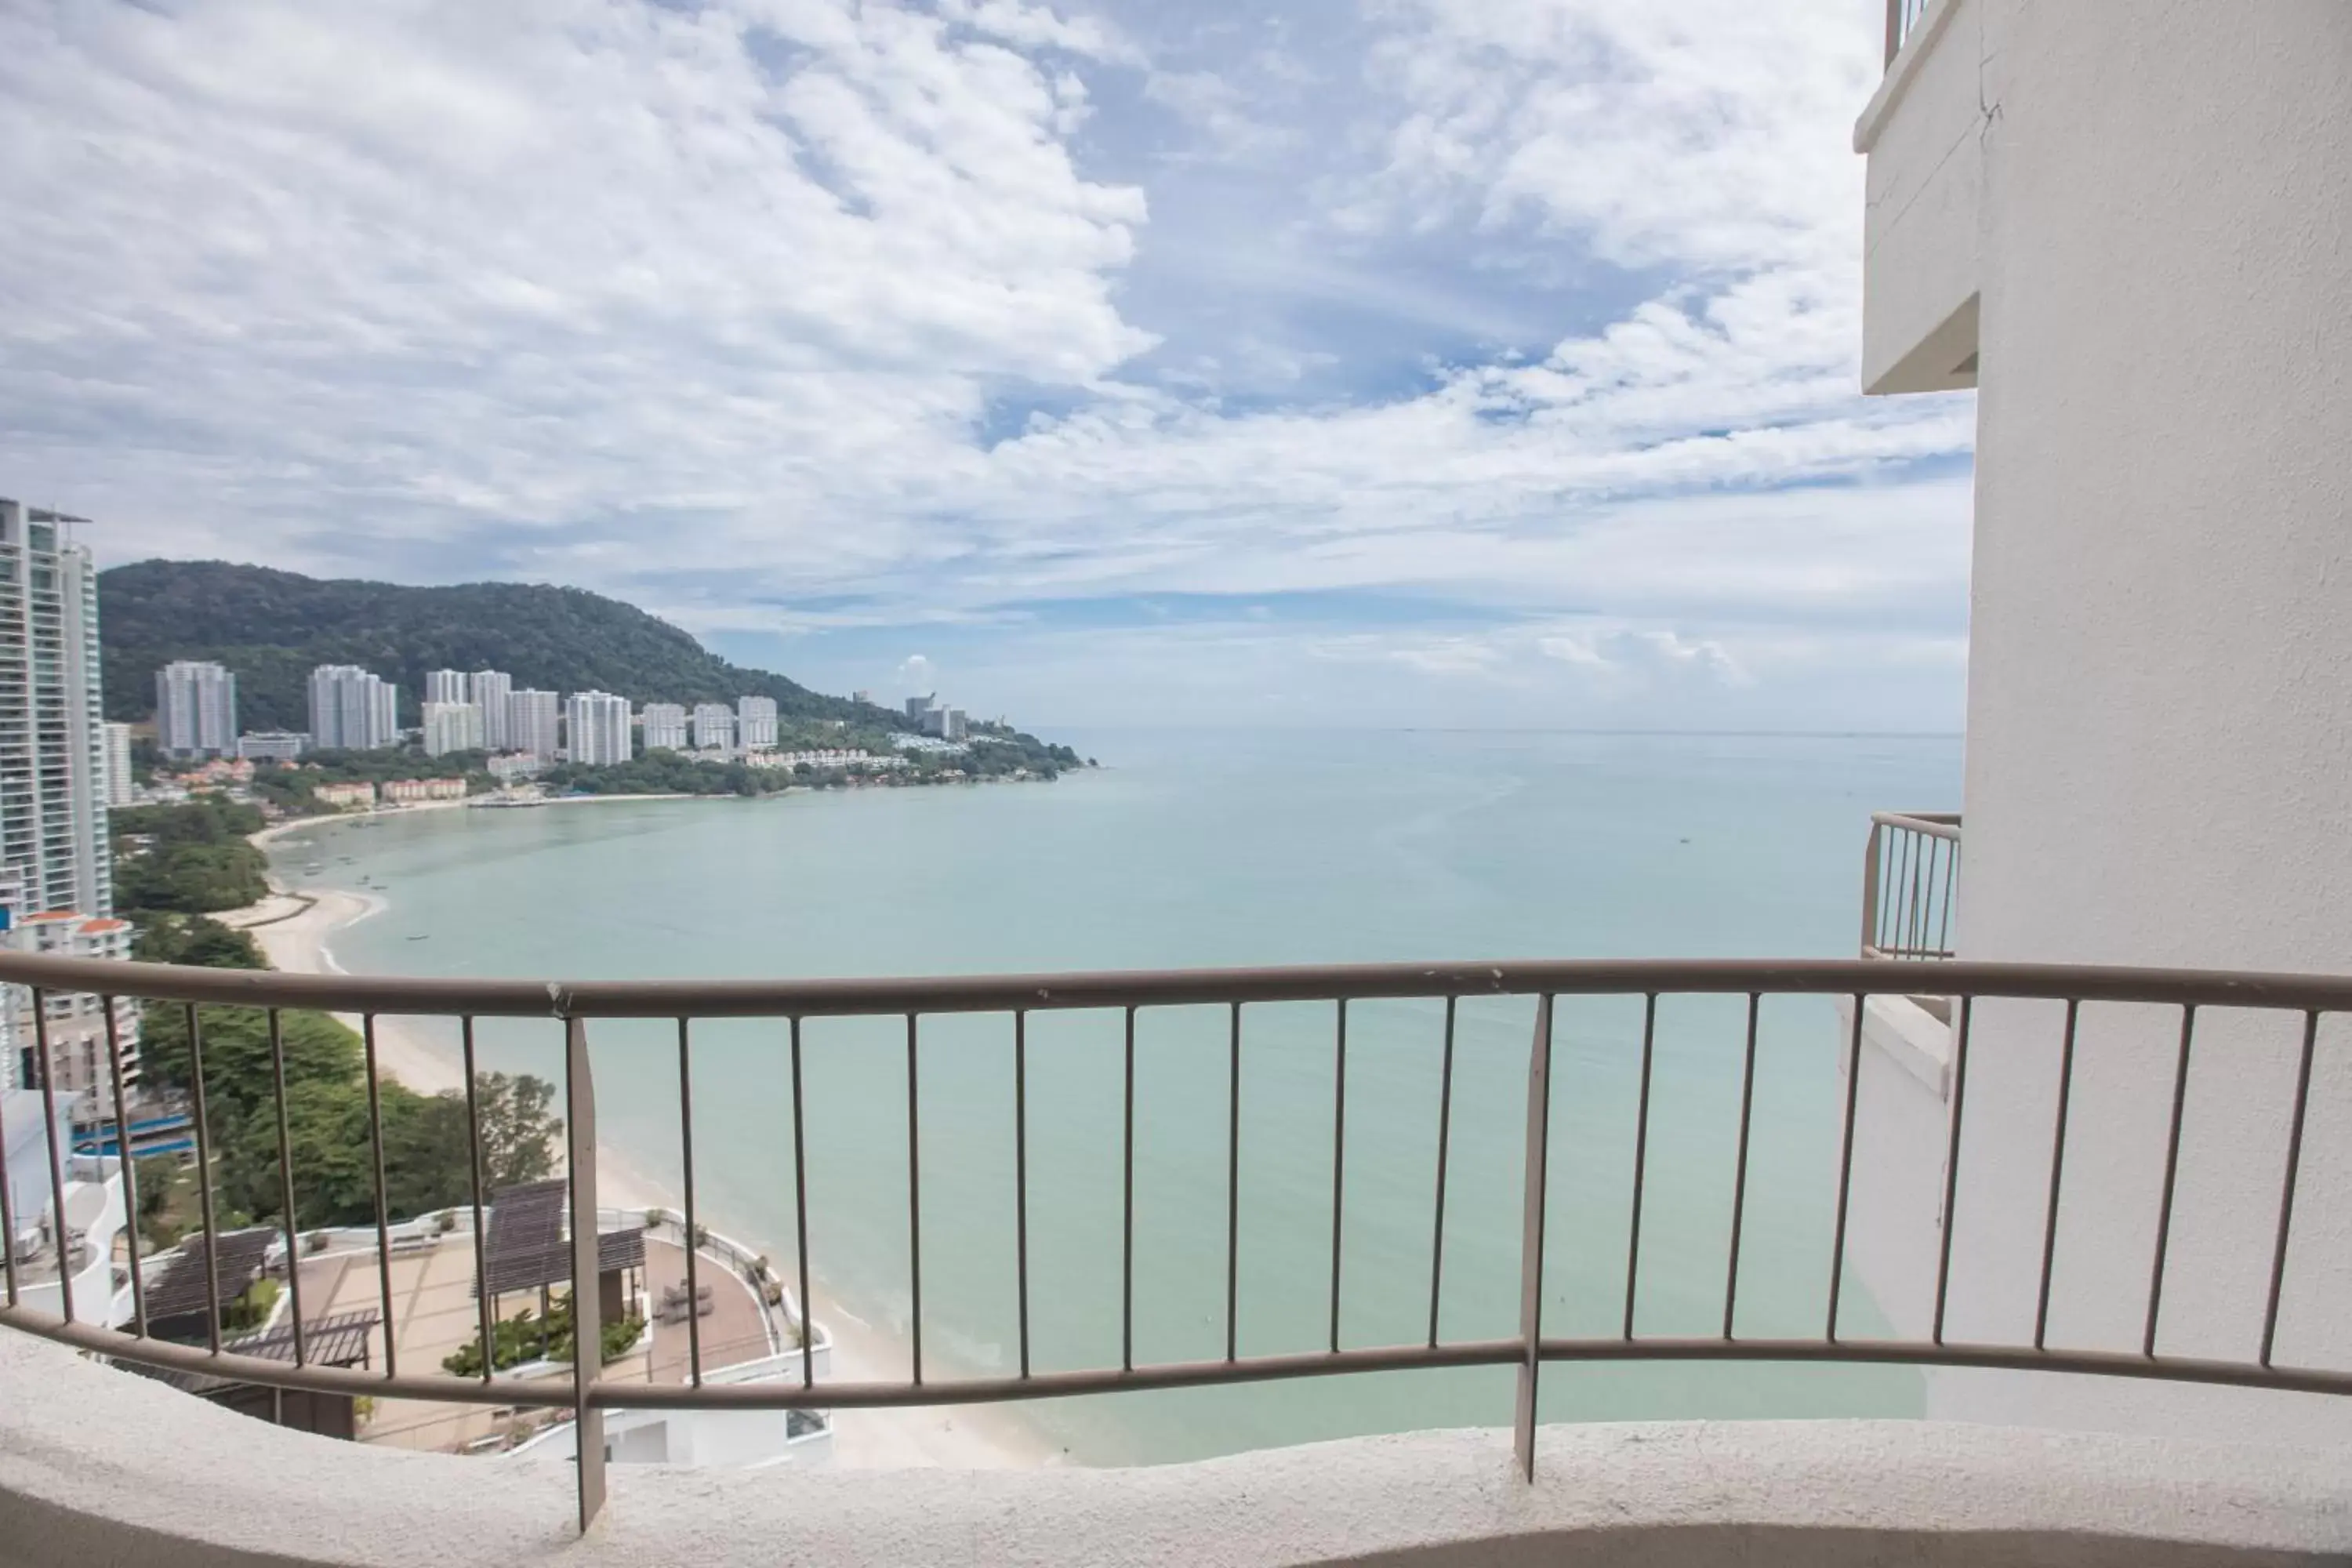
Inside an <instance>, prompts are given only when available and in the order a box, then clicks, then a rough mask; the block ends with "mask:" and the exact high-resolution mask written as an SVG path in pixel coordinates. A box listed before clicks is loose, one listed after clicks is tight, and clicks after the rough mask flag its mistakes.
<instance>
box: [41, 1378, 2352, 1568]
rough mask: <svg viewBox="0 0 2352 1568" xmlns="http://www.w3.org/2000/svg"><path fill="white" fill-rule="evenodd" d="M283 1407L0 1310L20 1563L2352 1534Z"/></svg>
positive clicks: (1803, 1443)
mask: <svg viewBox="0 0 2352 1568" xmlns="http://www.w3.org/2000/svg"><path fill="white" fill-rule="evenodd" d="M612 1487H613V1490H612V1501H611V1504H610V1507H609V1509H608V1510H607V1513H606V1515H605V1517H604V1520H603V1521H600V1522H599V1524H598V1525H597V1527H596V1528H595V1530H594V1531H593V1532H592V1533H591V1534H590V1536H589V1537H588V1538H587V1539H586V1540H584V1541H581V1540H575V1539H574V1538H573V1536H572V1531H571V1528H570V1523H569V1521H570V1515H571V1508H572V1489H571V1474H570V1469H569V1467H568V1466H567V1465H565V1464H563V1463H562V1462H552V1463H545V1462H539V1461H535V1460H516V1459H504V1460H499V1459H466V1458H454V1457H450V1456H445V1455H437V1454H417V1453H405V1452H399V1451H390V1450H384V1449H380V1448H369V1447H357V1446H353V1445H350V1444H338V1443H332V1442H327V1441H324V1440H320V1439H316V1438H311V1437H307V1436H301V1435H299V1434H296V1433H289V1432H282V1431H279V1430H278V1429H276V1428H274V1427H269V1426H264V1425H262V1424H261V1423H259V1422H256V1421H251V1420H248V1419H247V1418H244V1417H241V1416H237V1415H231V1414H229V1413H227V1412H226V1411H223V1410H220V1409H218V1408H216V1407H215V1406H213V1405H207V1404H205V1403H204V1402H202V1401H199V1400H194V1399H190V1398H187V1397H185V1396H184V1395H180V1394H174V1393H173V1392H172V1391H171V1390H169V1389H167V1388H164V1387H162V1386H161V1385H159V1384H153V1383H151V1382H148V1381H146V1380H144V1379H141V1378H136V1377H132V1376H130V1375H128V1374H126V1373H121V1372H117V1371H114V1370H112V1369H110V1368H107V1367H103V1366H100V1365H97V1364H95V1363H90V1362H87V1361H85V1360H82V1359H81V1358H79V1357H78V1356H76V1355H75V1354H73V1353H72V1352H68V1351H66V1350H64V1349H62V1348H60V1347H58V1346H55V1345H51V1344H48V1343H46V1342H40V1341H36V1340H33V1339H30V1338H27V1337H26V1336H22V1335H17V1334H8V1333H0V1563H5V1564H11V1565H13V1564H47V1563H60V1564H63V1563H71V1564H74V1565H76V1568H91V1565H93V1564H100V1563H133V1562H138V1563H144V1562H156V1563H163V1562H169V1563H175V1564H188V1565H190V1568H220V1565H226V1564H247V1563H264V1562H268V1563H278V1564H284V1563H338V1564H370V1565H383V1568H390V1565H395V1564H426V1563H429V1564H433V1565H434V1568H457V1565H459V1564H467V1563H504V1564H522V1563H535V1562H543V1561H544V1562H552V1561H556V1560H561V1561H562V1562H563V1563H569V1564H581V1565H593V1564H604V1563H659V1564H670V1563H679V1564H698V1565H706V1568H709V1565H723V1564H733V1563H803V1562H805V1563H828V1564H866V1563H873V1564H883V1563H890V1564H906V1563H1034V1564H1070V1565H1073V1568H1075V1565H1077V1564H1095V1563H1167V1564H1180V1563H1181V1564H1187V1565H1191V1564H1217V1563H1230V1564H1275V1563H1371V1562H1379V1563H1399V1564H1402V1563H1414V1564H1431V1565H1436V1564H1448V1563H1497V1564H1507V1563H1608V1564H1625V1565H1628V1568H1633V1565H1647V1564H1653V1563H1656V1564H1665V1563H1674V1564H1677V1565H1688V1564H1694V1563H1714V1562H1722V1563H1740V1564H1743V1565H1747V1568H1758V1565H1769V1564H1777V1563H1790V1564H1792V1565H1793V1564H1799V1563H1804V1564H1814V1563H1884V1562H1890V1561H1893V1562H1901V1563H1956V1564H1959V1563H1967V1564H1975V1563H2052V1564H2058V1563H2065V1564H2077V1563H2081V1564H2108V1563H2113V1564H2116V1565H2118V1568H2120V1565H2122V1564H2126V1563H2190V1562H2199V1563H2215V1562H2225V1563H2247V1564H2253V1563H2311V1562H2322V1561H2343V1560H2346V1559H2347V1557H2352V1479H2347V1476H2346V1474H2345V1472H2344V1468H2343V1467H2342V1466H2341V1464H2340V1463H2338V1462H2337V1461H2336V1458H2335V1457H2334V1456H2330V1455H2326V1454H2320V1455H2316V1456H2304V1455H2297V1454H2293V1453H2285V1452H2281V1451H2277V1450H2264V1449H2241V1448H2231V1447H2219V1446H2207V1447H2199V1446H2195V1445H2189V1444H2179V1443H2168V1442H2162V1441H2158V1440H2153V1439H2146V1438H2126V1437H2117V1436H2062V1435H2054V1434H2047V1433H2029V1432H2018V1431H2004V1430H2000V1429H1996V1428H1990V1427H1973V1426H1933V1425H1925V1424H1909V1423H1897V1422H1865V1423H1845V1422H1816V1423H1769V1424H1749V1425H1735V1424H1720V1425H1701V1424H1692V1425H1683V1426H1585V1427H1556V1428H1551V1429H1549V1430H1548V1431H1546V1432H1545V1433H1544V1435H1543V1438H1542V1444H1541V1448H1540V1452H1539V1455H1538V1478H1537V1481H1536V1484H1535V1485H1533V1486H1528V1485H1525V1484H1523V1483H1522V1482H1520V1481H1519V1480H1518V1479H1517V1478H1516V1477H1515V1475H1514V1474H1513V1472H1512V1469H1511V1465H1510V1447H1509V1442H1508V1439H1507V1437H1506V1436H1504V1435H1503V1434H1500V1433H1493V1432H1439V1433H1423V1434H1417V1435H1413V1436H1400V1437H1376V1438H1362V1439H1357V1440H1354V1441H1349V1442H1342V1443H1327V1444H1319V1445H1316V1446H1313V1447H1300V1448H1290V1449H1283V1450H1278V1451H1275V1452H1270V1453H1265V1454H1255V1455H1244V1456H1240V1457H1237V1458H1229V1459H1220V1460H1215V1461H1213V1462H1210V1463H1206V1464H1197V1465H1181V1466H1170V1467H1166V1468H1155V1469H1135V1470H1069V1469H1055V1470H1037V1471H1024V1472H1005V1471H938V1470H931V1471H908V1472H902V1473H896V1474H892V1473H873V1472H866V1473H857V1472H841V1471H835V1472H830V1473H800V1472H794V1471H790V1470H782V1471H766V1472H742V1471H692V1470H677V1469H667V1468H659V1467H646V1468H635V1467H624V1468H618V1469H615V1470H614V1472H613V1474H612Z"/></svg>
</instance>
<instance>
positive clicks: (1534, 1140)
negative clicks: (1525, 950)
mask: <svg viewBox="0 0 2352 1568" xmlns="http://www.w3.org/2000/svg"><path fill="white" fill-rule="evenodd" d="M1551 1010H1552V1009H1551V996H1550V994H1549V993H1546V994H1543V995H1541V996H1539V997H1538V998H1537V999H1536V1028H1535V1038H1534V1040H1533V1041H1532V1042H1531V1043H1530V1044H1529V1046H1528V1135H1527V1148H1526V1152H1525V1155H1524V1165H1525V1169H1524V1175H1525V1190H1524V1192H1523V1193H1522V1194H1521V1196H1520V1203H1519V1380H1518V1399H1517V1412H1516V1415H1515V1417H1514V1419H1513V1421H1512V1424H1511V1430H1512V1447H1513V1449H1514V1451H1515V1457H1516V1458H1517V1463H1518V1470H1519V1475H1520V1477H1521V1479H1525V1480H1529V1481H1532V1480H1534V1479H1536V1384H1537V1379H1538V1375H1539V1374H1540V1373H1541V1372H1542V1370H1543V1262H1544V1259H1543V1249H1544V1198H1545V1175H1546V1172H1547V1169H1548V1167H1549V1163H1550V1156H1551Z"/></svg>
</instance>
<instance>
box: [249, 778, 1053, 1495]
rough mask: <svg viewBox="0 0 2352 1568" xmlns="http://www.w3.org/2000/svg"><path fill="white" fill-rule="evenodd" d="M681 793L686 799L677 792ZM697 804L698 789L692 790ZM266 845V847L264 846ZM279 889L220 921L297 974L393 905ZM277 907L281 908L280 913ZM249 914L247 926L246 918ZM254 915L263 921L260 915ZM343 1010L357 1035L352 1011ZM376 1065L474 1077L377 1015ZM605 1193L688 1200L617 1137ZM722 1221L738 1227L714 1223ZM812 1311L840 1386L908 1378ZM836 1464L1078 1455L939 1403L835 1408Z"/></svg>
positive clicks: (362, 896)
mask: <svg viewBox="0 0 2352 1568" xmlns="http://www.w3.org/2000/svg"><path fill="white" fill-rule="evenodd" d="M566 798H569V799H582V800H645V799H651V798H659V797H653V796H646V795H582V796H570V797H566ZM673 798H680V797H673ZM682 798H686V799H697V798H699V797H698V796H685V797H682ZM456 805H463V803H462V802H458V801H447V802H432V803H427V804H426V805H423V806H417V807H404V808H401V809H407V810H416V809H433V808H436V807H446V806H456ZM332 820H334V819H333V818H331V817H305V818H299V819H298V820H296V821H294V822H291V823H281V824H277V825H275V826H272V827H270V828H265V829H263V830H262V832H261V833H257V834H255V835H253V836H252V838H253V841H254V842H256V843H263V842H264V840H265V838H266V837H269V836H274V835H277V834H280V833H282V832H284V831H285V830H286V829H288V828H290V827H295V826H308V825H310V824H311V823H317V822H329V821H332ZM265 847H266V846H265ZM270 886H271V889H272V891H271V896H270V897H269V898H268V899H265V900H262V902H260V903H258V904H254V905H249V906H247V908H246V909H244V910H228V911H226V912H225V914H223V915H221V916H215V919H219V920H221V921H223V923H225V924H232V925H236V924H240V923H242V925H243V928H244V929H245V930H246V931H247V932H248V933H249V934H250V935H251V936H252V938H253V940H254V941H255V942H257V944H258V945H259V946H260V948H261V951H262V954H263V956H264V957H266V958H267V959H268V961H269V963H271V964H272V965H273V966H274V967H276V968H278V969H280V970H283V971H285V972H287V973H295V974H343V973H350V972H349V971H348V970H346V969H344V968H343V966H342V965H341V963H339V962H338V961H337V960H336V958H335V955H334V952H333V950H332V949H331V947H330V946H329V944H328V940H327V939H328V938H329V937H330V936H331V934H332V933H334V932H336V931H344V930H347V929H349V928H350V927H352V926H354V925H357V924H359V923H360V922H361V921H365V920H369V919H371V918H373V917H374V916H376V915H380V914H382V913H383V912H384V911H385V910H389V909H390V908H391V907H392V906H391V904H390V902H389V901H388V900H384V899H383V898H380V897H377V896H375V895H373V894H368V893H360V892H355V891H352V890H351V889H341V888H322V889H318V890H316V891H315V892H313V893H310V894H299V895H298V894H292V893H289V892H287V891H286V890H285V889H282V888H281V887H280V885H279V884H278V879H277V878H276V877H275V876H272V878H271V879H270ZM295 898H309V899H310V904H309V905H308V907H305V908H300V909H298V910H293V911H292V912H290V913H283V912H279V909H282V906H283V903H284V902H285V901H286V900H289V899H295ZM273 906H278V908H273ZM240 916H243V917H247V919H246V920H245V921H242V922H240V921H239V919H238V917H240ZM255 917H258V918H255ZM336 1016H337V1017H338V1018H339V1019H340V1020H341V1022H342V1023H344V1024H345V1025H347V1026H350V1027H351V1028H352V1030H354V1031H355V1032H356V1031H357V1030H358V1028H359V1026H360V1020H359V1019H358V1017H357V1016H353V1015H343V1014H338V1015H336ZM375 1045H376V1069H377V1071H378V1072H379V1073H380V1074H381V1075H382V1076H383V1077H384V1078H389V1079H397V1080H399V1081H400V1082H401V1083H403V1084H405V1085H406V1086H407V1087H408V1088H410V1089H415V1091H416V1092H417V1093H419V1094H440V1093H445V1092H457V1093H463V1092H464V1091H465V1087H466V1080H465V1073H464V1069H463V1067H462V1065H461V1063H460V1061H459V1058H458V1057H457V1052H456V1051H455V1050H453V1049H451V1048H449V1047H446V1046H443V1045H441V1044H439V1043H437V1042H436V1041H434V1040H431V1039H429V1038H426V1037H423V1036H422V1035H421V1034H420V1032H419V1031H418V1030H417V1029H416V1027H415V1024H414V1023H413V1022H412V1021H409V1020H404V1019H401V1018H396V1017H393V1016H382V1015H380V1016H378V1017H377V1018H376V1024H375ZM596 1153H597V1188H598V1193H597V1197H598V1202H599V1204H600V1205H601V1206H604V1207H606V1208H651V1207H654V1206H656V1205H663V1206H667V1207H671V1208H677V1207H679V1206H680V1203H679V1198H678V1194H676V1193H673V1192H671V1191H670V1190H669V1188H668V1186H667V1184H664V1183H661V1182H658V1181H655V1180H651V1179H649V1178H647V1177H646V1174H645V1173H644V1172H643V1171H642V1170H641V1169H640V1168H639V1167H638V1166H637V1165H636V1164H635V1163H634V1162H633V1161H632V1160H631V1159H630V1158H629V1155H628V1154H627V1152H625V1151H624V1150H621V1149H618V1148H615V1147H614V1145H613V1144H612V1143H611V1142H609V1141H606V1140H603V1139H600V1140H599V1141H598V1143H597V1151H596ZM714 1228H727V1227H724V1226H714ZM734 1234H737V1235H739V1236H740V1237H741V1238H742V1239H743V1240H745V1241H746V1242H749V1243H751V1244H753V1245H754V1246H757V1247H763V1248H765V1249H766V1250H767V1251H768V1253H769V1254H770V1256H772V1257H779V1258H780V1257H783V1256H785V1254H786V1250H787V1249H782V1248H779V1247H776V1246H774V1245H773V1243H772V1242H771V1241H770V1240H769V1239H768V1238H766V1237H757V1236H752V1235H745V1234H744V1233H742V1232H740V1231H736V1232H734ZM809 1293H810V1298H811V1299H810V1300H809V1301H808V1302H806V1303H805V1304H804V1310H805V1311H806V1313H807V1316H808V1317H809V1318H810V1319H811V1320H812V1321H816V1322H818V1323H820V1324H821V1325H822V1326H823V1327H824V1331H825V1332H826V1333H827V1334H828V1335H829V1336H830V1337H831V1339H832V1342H833V1347H832V1357H831V1369H830V1371H829V1373H828V1374H827V1375H828V1376H829V1377H830V1378H831V1379H832V1380H833V1381H835V1382H851V1383H863V1382H893V1381H898V1380H899V1379H901V1378H903V1377H904V1376H905V1374H906V1368H907V1366H908V1361H909V1355H910V1351H909V1347H908V1343H907V1342H905V1341H904V1340H902V1339H900V1338H899V1337H898V1335H895V1334H892V1333H890V1332H888V1331H886V1330H883V1329H880V1328H877V1327H876V1326H875V1325H874V1324H873V1323H871V1322H868V1321H866V1320H865V1319H863V1318H861V1317H859V1316H857V1315H856V1313H854V1312H851V1311H848V1310H846V1309H845V1308H844V1307H843V1306H842V1305H841V1304H840V1303H839V1302H838V1301H836V1300H834V1298H833V1297H832V1295H831V1294H830V1292H829V1291H827V1290H826V1289H825V1288H824V1284H823V1283H822V1281H820V1280H815V1279H812V1280H811V1282H810V1292H809ZM831 1414H832V1417H833V1422H834V1454H835V1458H834V1462H835V1465H837V1466H839V1467H841V1468H850V1469H909V1468H950V1469H1015V1468H1034V1467H1036V1466H1040V1465H1048V1464H1059V1463H1066V1462H1067V1461H1066V1458H1064V1457H1063V1456H1062V1455H1061V1454H1059V1453H1058V1452H1057V1451H1056V1450H1055V1448H1054V1447H1053V1446H1052V1445H1051V1444H1049V1443H1048V1442H1047V1441H1046V1440H1045V1437H1044V1436H1043V1435H1042V1434H1040V1433H1039V1432H1037V1430H1036V1429H1035V1428H1034V1427H1033V1426H1030V1425H1029V1424H1028V1423H1027V1422H1025V1421H1024V1420H1022V1419H1021V1418H1020V1416H1019V1415H1017V1414H1016V1413H1015V1412H1013V1410H1012V1409H1011V1408H1010V1407H1008V1406H1003V1405H997V1406H988V1405H970V1406H967V1405H939V1406H932V1407H929V1408H914V1407H908V1408H895V1409H860V1410H835V1411H833V1412H832V1413H831Z"/></svg>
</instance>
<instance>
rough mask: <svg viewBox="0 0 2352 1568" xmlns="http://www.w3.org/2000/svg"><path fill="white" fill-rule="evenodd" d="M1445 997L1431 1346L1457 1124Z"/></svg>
mask: <svg viewBox="0 0 2352 1568" xmlns="http://www.w3.org/2000/svg"><path fill="white" fill-rule="evenodd" d="M1457 1000H1458V998H1455V997H1453V996H1448V997H1447V998H1446V999H1445V1055H1444V1062H1443V1065H1441V1066H1440V1067H1439V1068H1438V1072H1437V1205H1436V1207H1437V1217H1436V1219H1435V1221H1434V1222H1433V1224H1432V1225H1431V1227H1430V1237H1429V1348H1430V1349H1432V1350H1435V1349H1436V1348H1437V1301H1438V1288H1439V1286H1440V1284H1441V1283H1442V1282H1443V1281H1444V1278H1445V1158H1446V1143H1447V1142H1448V1140H1449V1138H1450V1137H1451V1135H1452V1131H1453V1124H1454V1004H1455V1002H1456V1001H1457Z"/></svg>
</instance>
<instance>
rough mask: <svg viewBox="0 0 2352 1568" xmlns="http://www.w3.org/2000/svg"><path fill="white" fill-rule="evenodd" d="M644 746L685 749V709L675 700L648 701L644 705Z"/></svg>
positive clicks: (673, 749) (675, 750) (669, 749)
mask: <svg viewBox="0 0 2352 1568" xmlns="http://www.w3.org/2000/svg"><path fill="white" fill-rule="evenodd" d="M644 719H645V734H644V741H645V747H646V751H648V752H650V751H652V750H654V749H655V748H656V747H660V748H662V749H664V750H667V751H672V752H682V751H684V750H686V709H685V708H684V706H682V705H681V704H679V703H676V702H648V703H646V706H645V712H644Z"/></svg>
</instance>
